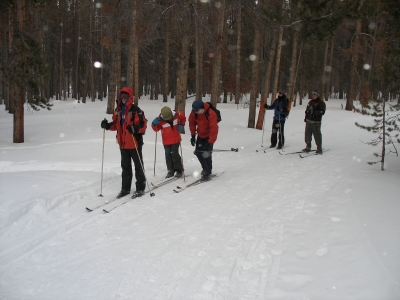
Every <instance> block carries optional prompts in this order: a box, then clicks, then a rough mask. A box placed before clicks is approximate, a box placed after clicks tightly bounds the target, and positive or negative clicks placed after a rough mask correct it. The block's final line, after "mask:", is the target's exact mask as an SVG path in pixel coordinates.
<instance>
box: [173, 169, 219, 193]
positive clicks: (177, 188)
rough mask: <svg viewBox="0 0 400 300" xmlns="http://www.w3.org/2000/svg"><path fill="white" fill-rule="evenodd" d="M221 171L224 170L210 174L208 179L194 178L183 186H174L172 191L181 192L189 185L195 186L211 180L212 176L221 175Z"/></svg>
mask: <svg viewBox="0 0 400 300" xmlns="http://www.w3.org/2000/svg"><path fill="white" fill-rule="evenodd" d="M223 173H224V172H221V173H215V174H211V175H210V179H209V180H203V179H201V178H200V179H196V180H194V181H192V182H190V183H188V184H187V185H185V186H183V187H181V186H179V185H178V186H176V188H175V189H174V192H175V193H181V192H183V191H184V190H186V189H187V188H189V187H192V186H195V185H199V184H201V183H204V182H208V181H210V180H211V178H214V177H217V176H221V175H222V174H223Z"/></svg>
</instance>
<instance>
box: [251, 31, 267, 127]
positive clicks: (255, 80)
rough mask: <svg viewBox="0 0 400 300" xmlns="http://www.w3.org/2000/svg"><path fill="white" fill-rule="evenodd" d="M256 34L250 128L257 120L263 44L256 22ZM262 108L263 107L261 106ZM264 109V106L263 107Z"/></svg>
mask: <svg viewBox="0 0 400 300" xmlns="http://www.w3.org/2000/svg"><path fill="white" fill-rule="evenodd" d="M255 26H256V28H255V35H254V49H253V54H254V56H255V60H254V61H253V66H252V80H251V92H250V105H249V120H248V123H247V127H248V128H254V126H255V121H256V107H257V95H258V92H259V90H258V86H259V80H260V77H259V69H260V46H261V32H260V28H259V27H258V26H257V24H255ZM260 108H261V107H260ZM263 109H264V108H263Z"/></svg>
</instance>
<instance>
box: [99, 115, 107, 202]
mask: <svg viewBox="0 0 400 300" xmlns="http://www.w3.org/2000/svg"><path fill="white" fill-rule="evenodd" d="M104 120H106V118H104ZM105 139H106V129H105V128H103V153H102V156H101V183H100V195H99V197H103V165H104V141H105Z"/></svg>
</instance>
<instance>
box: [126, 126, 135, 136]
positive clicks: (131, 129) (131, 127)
mask: <svg viewBox="0 0 400 300" xmlns="http://www.w3.org/2000/svg"><path fill="white" fill-rule="evenodd" d="M126 130H128V131H129V133H130V134H134V133H135V127H133V126H132V125H127V126H126Z"/></svg>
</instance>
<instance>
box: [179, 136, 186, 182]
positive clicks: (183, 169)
mask: <svg viewBox="0 0 400 300" xmlns="http://www.w3.org/2000/svg"><path fill="white" fill-rule="evenodd" d="M179 147H180V148H181V162H182V171H183V181H184V182H186V175H185V167H184V165H183V154H182V144H181V142H179Z"/></svg>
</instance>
